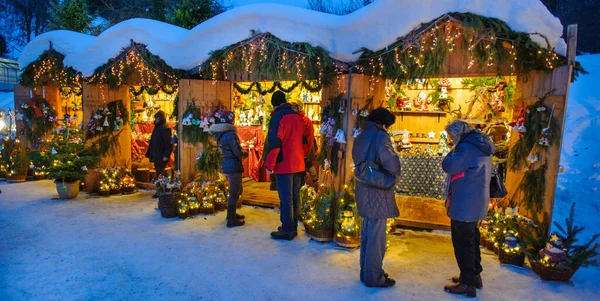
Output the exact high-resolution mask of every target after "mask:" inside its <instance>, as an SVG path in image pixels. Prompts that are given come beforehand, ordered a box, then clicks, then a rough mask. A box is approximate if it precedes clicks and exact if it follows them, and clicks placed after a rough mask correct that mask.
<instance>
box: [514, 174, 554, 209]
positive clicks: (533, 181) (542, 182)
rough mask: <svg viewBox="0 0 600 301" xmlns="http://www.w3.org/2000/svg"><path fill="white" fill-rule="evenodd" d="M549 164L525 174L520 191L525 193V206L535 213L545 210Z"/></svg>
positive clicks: (523, 200)
mask: <svg viewBox="0 0 600 301" xmlns="http://www.w3.org/2000/svg"><path fill="white" fill-rule="evenodd" d="M547 169H548V163H544V165H542V166H540V167H538V168H537V169H530V170H527V171H526V172H525V175H524V176H523V180H522V181H521V184H520V185H519V190H521V191H522V192H523V199H522V202H523V205H524V206H525V208H526V209H527V210H529V211H531V212H533V213H538V212H541V211H542V209H543V208H544V194H545V193H546V170H547Z"/></svg>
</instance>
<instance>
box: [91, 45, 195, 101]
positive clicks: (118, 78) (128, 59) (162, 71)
mask: <svg viewBox="0 0 600 301" xmlns="http://www.w3.org/2000/svg"><path fill="white" fill-rule="evenodd" d="M138 60H141V61H142V63H143V64H144V65H145V67H146V68H147V69H148V70H147V72H145V74H144V73H142V70H138V68H137V61H138ZM121 65H122V68H121V67H120V66H121ZM184 73H185V72H184V71H183V70H177V69H173V68H172V67H171V66H169V65H168V64H167V63H166V62H165V61H164V60H163V59H161V58H160V57H158V56H157V55H154V54H152V53H151V52H150V51H148V49H147V48H146V45H144V44H140V43H135V42H133V41H132V43H131V45H130V46H128V47H125V48H123V50H122V51H121V53H120V54H119V55H118V56H117V57H116V58H112V59H109V60H108V62H106V63H105V64H103V65H102V66H100V67H98V68H96V70H95V71H94V74H93V75H92V76H91V77H89V78H88V82H90V83H92V84H101V83H107V84H108V87H109V88H110V89H113V90H116V89H118V88H120V87H121V85H123V84H127V83H128V81H130V80H131V79H132V78H135V76H136V75H139V76H140V77H141V79H142V81H143V83H145V84H150V85H148V86H147V87H146V88H145V89H146V90H150V92H151V93H152V92H154V91H156V92H158V90H157V88H155V87H156V86H160V85H172V86H176V85H177V82H178V79H179V78H181V77H183V74H184ZM149 87H150V88H149ZM167 90H168V91H170V89H167ZM156 92H154V93H155V94H156Z"/></svg>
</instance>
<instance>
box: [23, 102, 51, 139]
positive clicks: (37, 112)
mask: <svg viewBox="0 0 600 301" xmlns="http://www.w3.org/2000/svg"><path fill="white" fill-rule="evenodd" d="M19 113H21V115H22V117H21V118H22V120H23V124H24V126H25V134H26V135H27V138H28V139H29V140H30V141H32V142H33V143H34V145H37V143H38V140H37V139H42V138H43V137H44V136H45V135H47V134H49V133H50V132H51V131H52V130H53V129H54V127H55V126H56V125H57V120H58V119H57V113H56V111H55V110H54V108H53V107H52V106H51V105H50V104H49V103H48V102H47V101H46V100H45V99H43V98H42V97H41V96H34V98H32V99H30V100H29V101H28V102H26V103H24V104H22V105H21V107H20V108H19Z"/></svg>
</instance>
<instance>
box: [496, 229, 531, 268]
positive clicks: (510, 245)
mask: <svg viewBox="0 0 600 301" xmlns="http://www.w3.org/2000/svg"><path fill="white" fill-rule="evenodd" d="M498 259H499V260H500V262H501V263H504V264H510V265H516V266H523V264H524V263H525V253H524V252H523V248H521V244H520V243H519V238H518V233H517V232H514V231H513V230H508V232H507V234H506V235H505V236H504V242H503V243H502V247H501V248H499V250H498Z"/></svg>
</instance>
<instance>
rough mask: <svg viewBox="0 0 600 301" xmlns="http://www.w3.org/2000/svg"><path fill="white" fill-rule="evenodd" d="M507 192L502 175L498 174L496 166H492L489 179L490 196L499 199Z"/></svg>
mask: <svg viewBox="0 0 600 301" xmlns="http://www.w3.org/2000/svg"><path fill="white" fill-rule="evenodd" d="M507 194H508V191H506V186H504V181H502V177H500V175H499V174H498V170H497V169H496V167H494V166H492V179H491V180H490V198H492V199H500V198H503V197H505V196H506V195H507Z"/></svg>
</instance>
